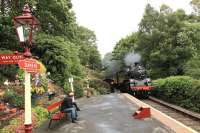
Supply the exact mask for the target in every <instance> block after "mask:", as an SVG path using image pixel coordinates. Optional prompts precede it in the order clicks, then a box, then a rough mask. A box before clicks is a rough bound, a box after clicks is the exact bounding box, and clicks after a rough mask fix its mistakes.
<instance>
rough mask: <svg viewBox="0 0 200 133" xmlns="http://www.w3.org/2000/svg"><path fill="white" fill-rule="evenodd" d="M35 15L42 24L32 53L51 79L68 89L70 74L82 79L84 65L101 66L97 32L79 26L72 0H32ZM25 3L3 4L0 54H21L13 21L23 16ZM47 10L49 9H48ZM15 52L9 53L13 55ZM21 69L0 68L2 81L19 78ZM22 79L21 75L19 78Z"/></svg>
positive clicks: (4, 2) (4, 0) (22, 1)
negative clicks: (67, 82)
mask: <svg viewBox="0 0 200 133" xmlns="http://www.w3.org/2000/svg"><path fill="white" fill-rule="evenodd" d="M28 2H29V5H30V7H31V8H32V7H34V8H32V10H33V14H34V16H36V18H38V20H39V21H40V27H41V28H40V31H37V36H36V35H35V34H34V36H33V42H34V44H36V45H33V46H32V48H31V52H32V54H33V55H34V56H38V57H39V58H40V60H41V61H42V62H43V63H44V64H45V66H46V67H47V71H48V72H51V75H50V78H51V79H52V80H54V81H55V82H56V83H57V84H59V85H61V86H62V87H63V86H64V82H65V81H66V80H68V78H69V76H70V75H75V76H76V77H78V78H82V77H83V76H84V75H83V73H82V65H86V64H88V65H89V66H90V68H93V69H98V68H100V67H101V60H100V54H99V52H98V50H97V46H96V36H95V34H94V32H93V31H90V30H89V29H87V28H85V27H81V26H78V25H77V22H76V18H75V14H74V12H73V10H72V2H71V0H59V1H58V0H39V1H38V0H29V1H28ZM24 4H25V0H20V1H15V2H14V3H13V2H8V1H6V0H2V1H1V5H0V6H1V9H0V10H1V11H0V50H1V51H0V52H1V53H3V52H2V51H8V50H11V51H16V50H17V51H20V52H23V47H22V46H20V45H19V44H18V41H17V38H16V33H15V30H14V28H13V27H14V26H13V22H12V18H13V16H17V15H21V11H22V8H23V6H24ZM44 7H45V8H44ZM11 51H9V52H10V53H11ZM16 73H17V66H15V65H12V66H11V65H9V66H6V65H4V66H0V81H1V82H3V81H4V80H5V79H7V78H8V79H13V80H14V79H15V74H16ZM18 76H19V77H18V78H20V79H21V76H20V74H19V75H18Z"/></svg>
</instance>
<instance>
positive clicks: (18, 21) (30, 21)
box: [13, 4, 39, 133]
mask: <svg viewBox="0 0 200 133" xmlns="http://www.w3.org/2000/svg"><path fill="white" fill-rule="evenodd" d="M13 21H14V26H15V29H16V32H17V36H18V39H19V42H20V44H21V45H22V46H23V47H24V49H25V51H24V57H25V58H30V57H31V52H30V47H31V45H32V39H33V32H34V30H35V29H36V28H37V27H38V26H39V21H38V20H37V18H36V17H34V16H33V15H32V13H31V10H30V7H29V5H28V4H25V5H24V8H23V13H22V15H21V16H16V17H14V18H13ZM24 108H25V117H24V118H25V122H24V126H25V133H32V128H33V127H32V120H31V81H30V73H29V72H27V71H25V107H24Z"/></svg>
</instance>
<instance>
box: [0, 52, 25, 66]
mask: <svg viewBox="0 0 200 133" xmlns="http://www.w3.org/2000/svg"><path fill="white" fill-rule="evenodd" d="M23 59H24V56H23V55H18V54H0V64H18V61H19V60H23Z"/></svg>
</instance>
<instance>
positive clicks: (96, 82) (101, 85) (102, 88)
mask: <svg viewBox="0 0 200 133" xmlns="http://www.w3.org/2000/svg"><path fill="white" fill-rule="evenodd" d="M89 84H90V87H91V88H94V89H95V91H97V93H99V94H107V93H108V92H109V91H110V86H109V84H107V83H106V82H104V81H102V80H100V79H92V80H90V82H89Z"/></svg>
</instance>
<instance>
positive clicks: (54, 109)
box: [47, 101, 66, 128]
mask: <svg viewBox="0 0 200 133" xmlns="http://www.w3.org/2000/svg"><path fill="white" fill-rule="evenodd" d="M61 103H62V101H59V102H55V103H52V104H51V105H49V106H48V107H47V110H48V111H49V116H50V121H49V128H50V127H51V123H52V121H58V120H60V119H61V118H63V117H64V116H65V114H66V113H63V112H60V106H61Z"/></svg>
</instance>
